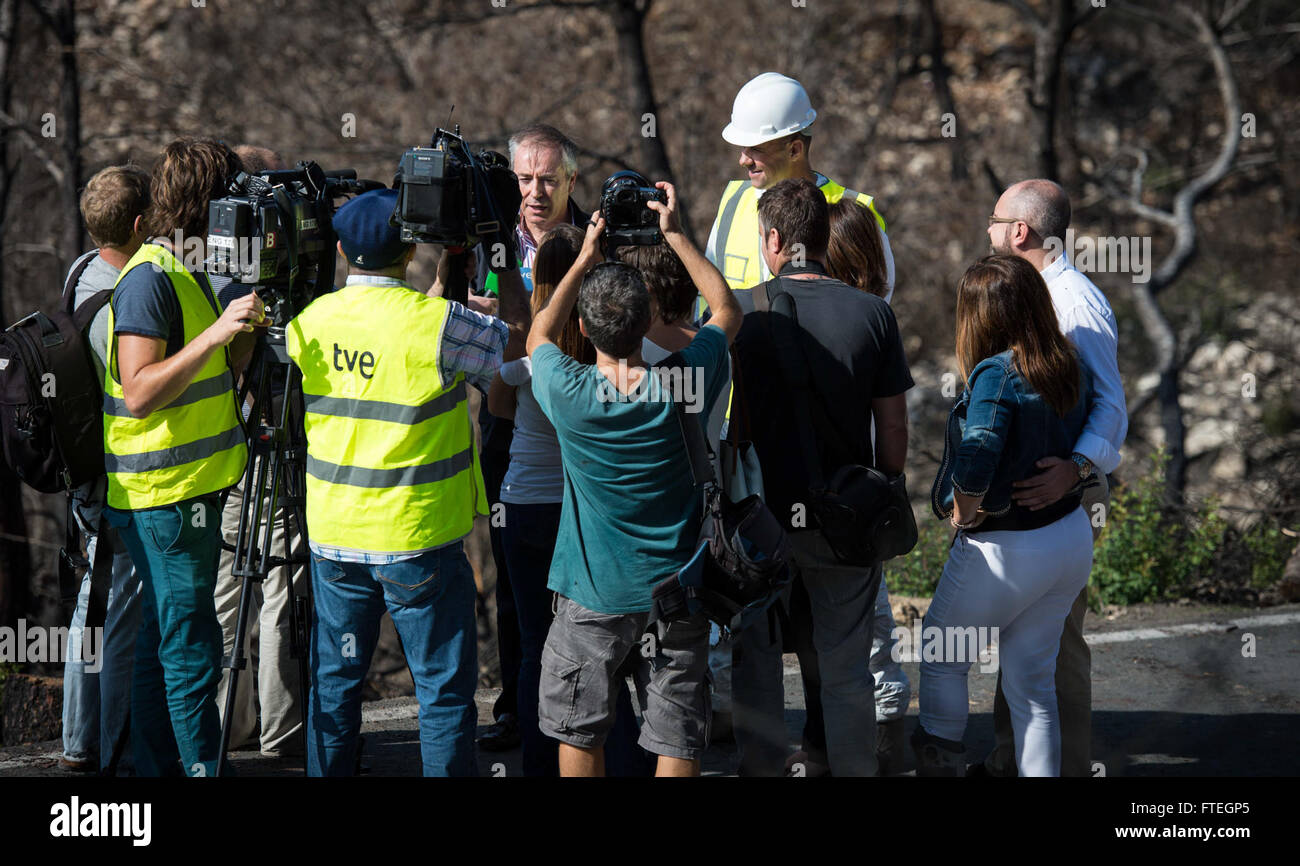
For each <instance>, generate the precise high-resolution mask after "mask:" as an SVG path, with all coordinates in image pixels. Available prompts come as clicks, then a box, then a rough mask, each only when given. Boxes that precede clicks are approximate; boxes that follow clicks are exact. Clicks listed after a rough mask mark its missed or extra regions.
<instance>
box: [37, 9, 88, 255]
mask: <svg viewBox="0 0 1300 866" xmlns="http://www.w3.org/2000/svg"><path fill="white" fill-rule="evenodd" d="M30 3H31V6H32V8H33V9H35V10H36V13H37V15H38V16H39V17H40V19H41V21H42V22H43V23H44V24H45V26H46V27H47V28H48V29H49V30H50V32H51V33H53V34H54V38H55V42H56V44H57V45H58V49H59V68H60V71H61V74H60V78H61V81H60V84H59V115H60V117H59V122H60V124H61V125H62V131H61V132H60V133H59V135H58V138H59V141H60V144H61V145H62V146H61V148H60V151H61V153H62V157H63V159H62V163H63V164H62V166H61V167H60V169H61V170H60V173H59V175H57V176H56V180H57V182H58V184H59V205H60V208H61V210H62V211H63V228H62V232H61V236H60V239H59V246H60V252H61V254H62V258H63V259H64V260H65V261H70V260H71V259H72V258H73V257H74V256H76V255H77V254H78V253H79V252H81V246H82V231H81V208H80V207H78V201H77V200H78V192H79V191H78V187H79V185H80V183H81V80H80V77H79V76H78V73H77V4H76V0H48V2H42V0H30Z"/></svg>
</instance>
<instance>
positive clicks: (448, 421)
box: [286, 281, 487, 553]
mask: <svg viewBox="0 0 1300 866" xmlns="http://www.w3.org/2000/svg"><path fill="white" fill-rule="evenodd" d="M448 309H449V308H448V302H447V301H446V300H445V299H443V298H430V297H428V296H426V295H424V294H422V293H420V292H417V291H415V290H414V289H412V288H410V287H409V286H407V285H405V284H400V283H396V281H394V283H393V284H388V285H378V284H367V283H353V284H350V285H347V286H345V287H343V288H342V289H339V290H338V291H336V292H331V293H330V294H327V295H323V296H321V297H320V298H318V299H316V300H315V301H313V302H312V303H311V304H310V305H309V306H308V307H307V309H305V310H303V311H302V313H301V314H299V315H298V316H297V318H295V319H294V320H293V321H292V322H290V323H289V327H288V329H287V339H286V344H287V349H288V353H289V357H290V358H291V359H292V360H293V362H294V364H296V365H297V366H298V369H300V370H301V371H302V392H303V401H304V406H305V409H306V419H305V420H306V424H305V426H306V432H307V525H308V527H309V529H310V533H311V539H312V541H313V542H315V543H318V544H321V545H324V546H328V547H336V548H344V549H348V550H356V551H366V552H371V553H409V552H415V551H420V550H427V549H429V548H433V547H440V546H442V545H444V544H448V543H450V542H453V541H456V540H457V539H459V538H462V537H464V536H465V535H467V534H468V533H469V531H470V529H471V528H472V527H473V524H474V515H475V514H487V495H486V488H485V487H484V484H483V475H482V471H481V470H480V468H479V461H478V453H477V451H476V450H475V448H474V437H473V431H472V429H471V427H470V419H469V409H468V405H467V403H466V390H465V376H464V374H463V373H457V374H456V376H455V378H454V379H453V380H452V381H451V382H449V383H444V382H443V380H442V376H441V374H440V373H439V369H438V351H439V349H438V347H439V346H440V345H441V340H442V332H443V328H444V327H445V326H446V323H447V316H448Z"/></svg>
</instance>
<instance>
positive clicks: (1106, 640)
mask: <svg viewBox="0 0 1300 866" xmlns="http://www.w3.org/2000/svg"><path fill="white" fill-rule="evenodd" d="M1295 623H1300V611H1298V612H1295V613H1272V614H1264V615H1262V616H1246V617H1241V618H1240V619H1231V620H1226V621H1220V622H1189V623H1183V624H1181V625H1162V626H1151V627H1149V628H1134V629H1126V630H1124V631H1106V632H1098V633H1095V634H1085V635H1084V636H1083V639H1084V640H1085V641H1086V642H1087V643H1088V645H1089V646H1100V645H1101V644H1110V643H1131V642H1133V641H1140V640H1161V639H1163V638H1171V637H1190V636H1191V635H1198V634H1227V633H1228V632H1232V631H1248V630H1250V629H1252V628H1272V627H1275V626H1282V625H1293V624H1295ZM920 660H921V656H920V654H919V653H918V652H917V650H916V649H913V651H912V652H909V653H905V654H903V656H902V658H900V659H899V661H902V662H919V661H920ZM798 670H799V664H798V662H793V663H787V664H786V665H785V672H786V673H797V672H798Z"/></svg>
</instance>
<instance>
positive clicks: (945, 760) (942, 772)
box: [912, 725, 966, 777]
mask: <svg viewBox="0 0 1300 866" xmlns="http://www.w3.org/2000/svg"><path fill="white" fill-rule="evenodd" d="M912 752H913V753H914V754H915V755H916V775H917V776H957V777H960V776H965V775H966V746H965V745H963V744H962V743H959V742H956V741H955V740H945V739H943V738H942V737H936V736H934V735H933V734H931V733H929V732H928V731H926V730H925V728H923V727H921V726H920V725H917V726H916V730H915V731H913V732H912Z"/></svg>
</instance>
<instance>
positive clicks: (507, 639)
mask: <svg viewBox="0 0 1300 866" xmlns="http://www.w3.org/2000/svg"><path fill="white" fill-rule="evenodd" d="M479 463H480V465H481V466H482V467H483V483H484V485H485V486H486V487H487V497H488V502H489V503H490V504H491V505H492V506H495V505H496V503H498V502H500V501H501V482H502V481H504V480H505V477H506V469H508V468H509V466H510V452H509V451H508V450H506V451H498V450H492V451H486V450H485V451H484V452H483V453H482V454H481V455H480V456H479ZM493 522H494V521H489V523H488V534H489V535H490V536H491V539H492V561H493V562H495V563H496V567H497V585H496V590H495V595H496V603H497V658H498V659H499V660H500V662H501V697H499V698H497V700H496V703H495V704H493V705H492V717H493V718H500V717H501V716H503V715H505V714H506V713H510V714H511V715H513V716H518V715H519V705H518V694H519V663H520V660H521V659H522V658H523V653H522V650H521V647H520V636H519V617H518V615H517V614H516V613H515V594H514V591H513V589H512V588H511V586H510V569H509V568H507V567H506V554H505V547H504V546H502V543H501V528H500V527H498V526H493V525H492V523H493Z"/></svg>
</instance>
